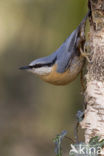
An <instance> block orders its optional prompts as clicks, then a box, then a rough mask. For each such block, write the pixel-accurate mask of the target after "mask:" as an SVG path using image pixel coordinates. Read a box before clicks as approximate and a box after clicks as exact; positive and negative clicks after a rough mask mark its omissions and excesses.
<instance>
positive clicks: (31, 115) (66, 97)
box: [0, 0, 87, 156]
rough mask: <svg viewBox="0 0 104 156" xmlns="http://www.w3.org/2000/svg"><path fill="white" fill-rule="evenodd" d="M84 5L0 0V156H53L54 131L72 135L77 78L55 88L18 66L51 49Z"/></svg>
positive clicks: (78, 103)
mask: <svg viewBox="0 0 104 156" xmlns="http://www.w3.org/2000/svg"><path fill="white" fill-rule="evenodd" d="M86 9H87V0H86V1H85V0H63V1H61V0H0V156H54V155H55V153H54V145H53V141H52V139H53V138H54V137H55V136H56V134H59V133H60V132H61V131H62V130H67V131H68V136H69V137H71V138H74V130H73V129H74V126H75V122H76V120H75V114H76V112H77V110H78V109H80V108H82V104H83V100H82V97H81V95H80V91H81V87H80V81H79V79H77V80H75V81H74V82H72V83H71V84H70V85H67V86H58V87H57V86H53V85H51V84H47V83H45V82H43V81H42V80H40V79H39V78H38V77H36V76H35V75H33V74H31V73H28V72H23V71H19V70H18V68H19V67H20V66H23V65H27V64H28V63H30V62H31V61H32V60H34V59H36V58H39V57H43V56H46V55H49V54H51V53H52V52H53V51H55V50H56V49H57V48H58V47H59V46H60V45H61V43H62V42H63V41H64V40H65V39H66V38H67V37H68V35H69V34H70V33H71V32H72V31H73V30H74V29H75V28H76V27H77V25H78V24H79V23H80V21H81V20H82V18H83V17H84V15H85V14H86ZM66 153H67V152H66ZM66 155H68V153H67V154H66Z"/></svg>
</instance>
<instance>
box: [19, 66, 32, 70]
mask: <svg viewBox="0 0 104 156" xmlns="http://www.w3.org/2000/svg"><path fill="white" fill-rule="evenodd" d="M19 69H20V70H28V69H31V67H30V66H23V67H20V68H19Z"/></svg>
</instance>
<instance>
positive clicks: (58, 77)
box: [40, 57, 84, 85]
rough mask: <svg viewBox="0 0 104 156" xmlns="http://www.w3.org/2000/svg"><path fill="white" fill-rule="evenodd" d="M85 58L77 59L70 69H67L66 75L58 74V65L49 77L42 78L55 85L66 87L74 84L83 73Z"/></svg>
mask: <svg viewBox="0 0 104 156" xmlns="http://www.w3.org/2000/svg"><path fill="white" fill-rule="evenodd" d="M83 61H84V60H83V58H82V57H81V58H80V57H75V58H74V59H73V61H72V63H71V65H70V68H69V69H67V71H65V72H64V73H58V72H56V71H57V65H54V66H53V68H52V72H51V73H50V74H47V75H43V76H40V77H41V78H42V79H43V80H44V81H46V82H48V83H52V84H54V85H65V84H67V83H70V82H72V81H73V80H74V79H75V78H76V77H77V76H78V74H79V72H80V71H81V68H82V66H83Z"/></svg>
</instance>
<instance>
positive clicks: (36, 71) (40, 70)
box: [30, 67, 52, 75]
mask: <svg viewBox="0 0 104 156" xmlns="http://www.w3.org/2000/svg"><path fill="white" fill-rule="evenodd" d="M30 71H31V72H32V73H34V74H37V75H46V74H49V73H50V72H51V71H52V67H41V68H33V69H32V70H30Z"/></svg>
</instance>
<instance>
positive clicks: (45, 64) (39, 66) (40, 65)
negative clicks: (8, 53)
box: [29, 57, 57, 69]
mask: <svg viewBox="0 0 104 156" xmlns="http://www.w3.org/2000/svg"><path fill="white" fill-rule="evenodd" d="M56 59H57V57H55V59H54V60H53V61H52V62H51V63H44V64H41V63H40V64H35V65H33V66H29V67H30V68H31V69H32V68H41V67H45V66H48V67H51V66H52V65H53V64H54V63H55V62H56Z"/></svg>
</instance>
